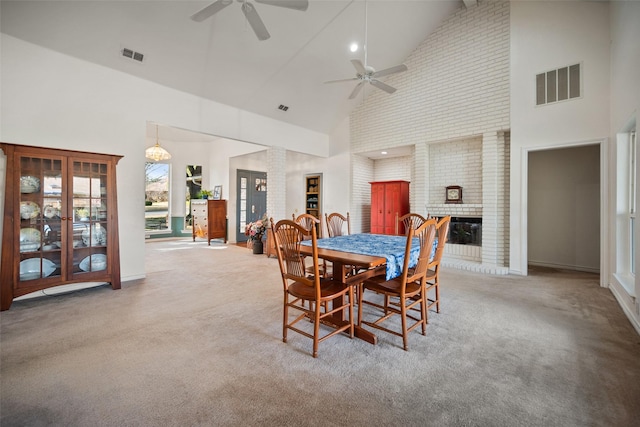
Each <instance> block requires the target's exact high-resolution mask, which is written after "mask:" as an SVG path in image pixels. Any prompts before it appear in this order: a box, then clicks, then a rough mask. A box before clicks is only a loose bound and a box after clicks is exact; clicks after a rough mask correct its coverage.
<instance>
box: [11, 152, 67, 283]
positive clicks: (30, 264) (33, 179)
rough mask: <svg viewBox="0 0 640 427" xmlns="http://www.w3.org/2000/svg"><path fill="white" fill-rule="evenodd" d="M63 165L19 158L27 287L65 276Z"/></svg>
mask: <svg viewBox="0 0 640 427" xmlns="http://www.w3.org/2000/svg"><path fill="white" fill-rule="evenodd" d="M63 163H64V161H63V159H62V158H41V157H30V156H24V155H23V156H20V157H19V161H18V164H19V175H20V192H19V193H18V200H19V206H20V211H19V213H17V215H19V218H18V221H16V224H18V227H17V228H18V230H17V231H18V233H19V235H20V245H19V251H20V271H19V276H18V280H19V282H20V283H23V282H24V284H25V286H29V284H30V283H33V281H35V280H42V279H45V278H55V277H58V278H59V277H60V276H61V275H62V274H63V271H62V266H63V265H64V261H65V258H66V255H65V253H64V252H63V250H62V249H61V248H62V245H63V244H62V240H63V236H62V234H63V233H62V229H63V219H62V215H61V213H62V212H63V209H64V200H63V198H62V179H63V173H62V172H63Z"/></svg>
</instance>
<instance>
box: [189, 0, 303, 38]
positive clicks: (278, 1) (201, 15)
mask: <svg viewBox="0 0 640 427" xmlns="http://www.w3.org/2000/svg"><path fill="white" fill-rule="evenodd" d="M236 1H237V2H238V3H240V4H241V9H242V13H244V16H245V17H246V18H247V22H249V25H251V28H252V29H253V32H254V33H256V36H257V37H258V39H259V40H267V39H268V38H269V37H271V35H270V34H269V31H267V27H265V25H264V23H263V22H262V19H260V15H258V12H257V11H256V8H255V7H254V5H253V4H252V3H251V2H250V1H248V0H236ZM254 1H255V2H256V3H262V4H268V5H270V6H279V7H286V8H287V9H294V10H301V11H305V10H307V8H308V7H309V0H254ZM231 3H233V0H217V1H215V2H213V3H211V4H210V5H209V6H207V7H205V8H204V9H202V10H201V11H199V12H197V13H195V14H193V15H192V16H191V19H193V20H194V21H196V22H202V21H204V20H205V19H207V18H209V17H211V16H213V15H215V14H216V13H218V12H220V11H221V10H222V9H224V8H225V7H227V6H229V5H230V4H231Z"/></svg>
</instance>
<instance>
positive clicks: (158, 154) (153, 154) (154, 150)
mask: <svg viewBox="0 0 640 427" xmlns="http://www.w3.org/2000/svg"><path fill="white" fill-rule="evenodd" d="M158 135H159V134H158V125H156V145H154V146H153V147H149V148H147V149H146V150H145V151H144V155H145V157H146V158H147V159H149V160H153V161H156V162H157V161H158V160H169V159H170V158H171V154H169V152H168V151H167V150H165V149H164V148H162V147H160V142H159V140H158Z"/></svg>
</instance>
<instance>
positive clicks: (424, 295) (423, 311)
mask: <svg viewBox="0 0 640 427" xmlns="http://www.w3.org/2000/svg"><path fill="white" fill-rule="evenodd" d="M423 289H424V288H423ZM420 312H421V315H422V316H421V317H420V319H422V322H421V323H422V335H427V316H428V314H427V292H426V291H424V290H423V291H422V302H421V303H420Z"/></svg>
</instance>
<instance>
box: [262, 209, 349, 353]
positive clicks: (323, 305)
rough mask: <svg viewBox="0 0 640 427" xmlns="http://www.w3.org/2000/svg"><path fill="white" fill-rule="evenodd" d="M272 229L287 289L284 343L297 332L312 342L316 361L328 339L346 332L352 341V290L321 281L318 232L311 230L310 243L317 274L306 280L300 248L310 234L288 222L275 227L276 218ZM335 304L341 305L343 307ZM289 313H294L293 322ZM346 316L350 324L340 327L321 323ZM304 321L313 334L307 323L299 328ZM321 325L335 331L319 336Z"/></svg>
mask: <svg viewBox="0 0 640 427" xmlns="http://www.w3.org/2000/svg"><path fill="white" fill-rule="evenodd" d="M271 228H272V230H273V237H274V238H275V242H276V245H275V246H276V253H277V255H278V263H279V264H280V272H281V273H282V283H283V285H284V288H283V289H284V305H283V307H284V311H283V322H282V341H283V342H285V343H286V342H287V332H288V330H289V329H290V330H292V331H295V332H298V333H299V334H301V335H304V336H305V337H308V338H311V339H312V340H313V357H317V356H318V344H319V343H321V342H322V341H324V340H325V339H327V338H329V337H332V336H334V335H336V334H339V333H341V332H347V331H348V333H349V337H350V338H353V303H354V300H353V286H351V285H345V284H343V283H342V282H340V281H336V280H331V279H324V278H322V277H320V273H319V261H318V245H317V238H316V230H315V228H312V229H311V239H310V240H311V247H312V253H313V256H312V257H310V258H312V260H313V270H314V273H315V274H313V275H312V276H307V274H306V268H305V264H304V260H303V256H302V254H301V253H300V244H301V242H302V241H303V240H304V236H305V235H306V233H307V231H308V230H307V229H305V228H304V227H302V226H301V225H299V224H296V223H295V222H294V221H291V220H288V219H283V220H280V221H278V223H277V224H273V218H272V219H271ZM336 301H341V303H337V302H336ZM306 303H308V304H306ZM307 305H308V308H307ZM290 310H291V311H294V312H295V313H294V317H293V318H292V319H291V320H290ZM347 312H348V319H349V321H348V322H345V323H340V324H336V322H334V321H327V322H322V320H323V319H326V318H328V317H332V316H334V315H340V316H341V317H343V318H345V317H346V315H347ZM304 319H309V320H311V322H312V324H313V332H309V331H308V328H307V330H305V329H303V328H302V325H303V324H304V323H303V324H300V325H298V322H300V321H301V320H304ZM321 322H322V324H323V325H325V326H326V327H328V328H331V329H332V331H331V332H328V333H326V334H325V335H323V336H320V323H321ZM325 326H323V329H324V327H325Z"/></svg>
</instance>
